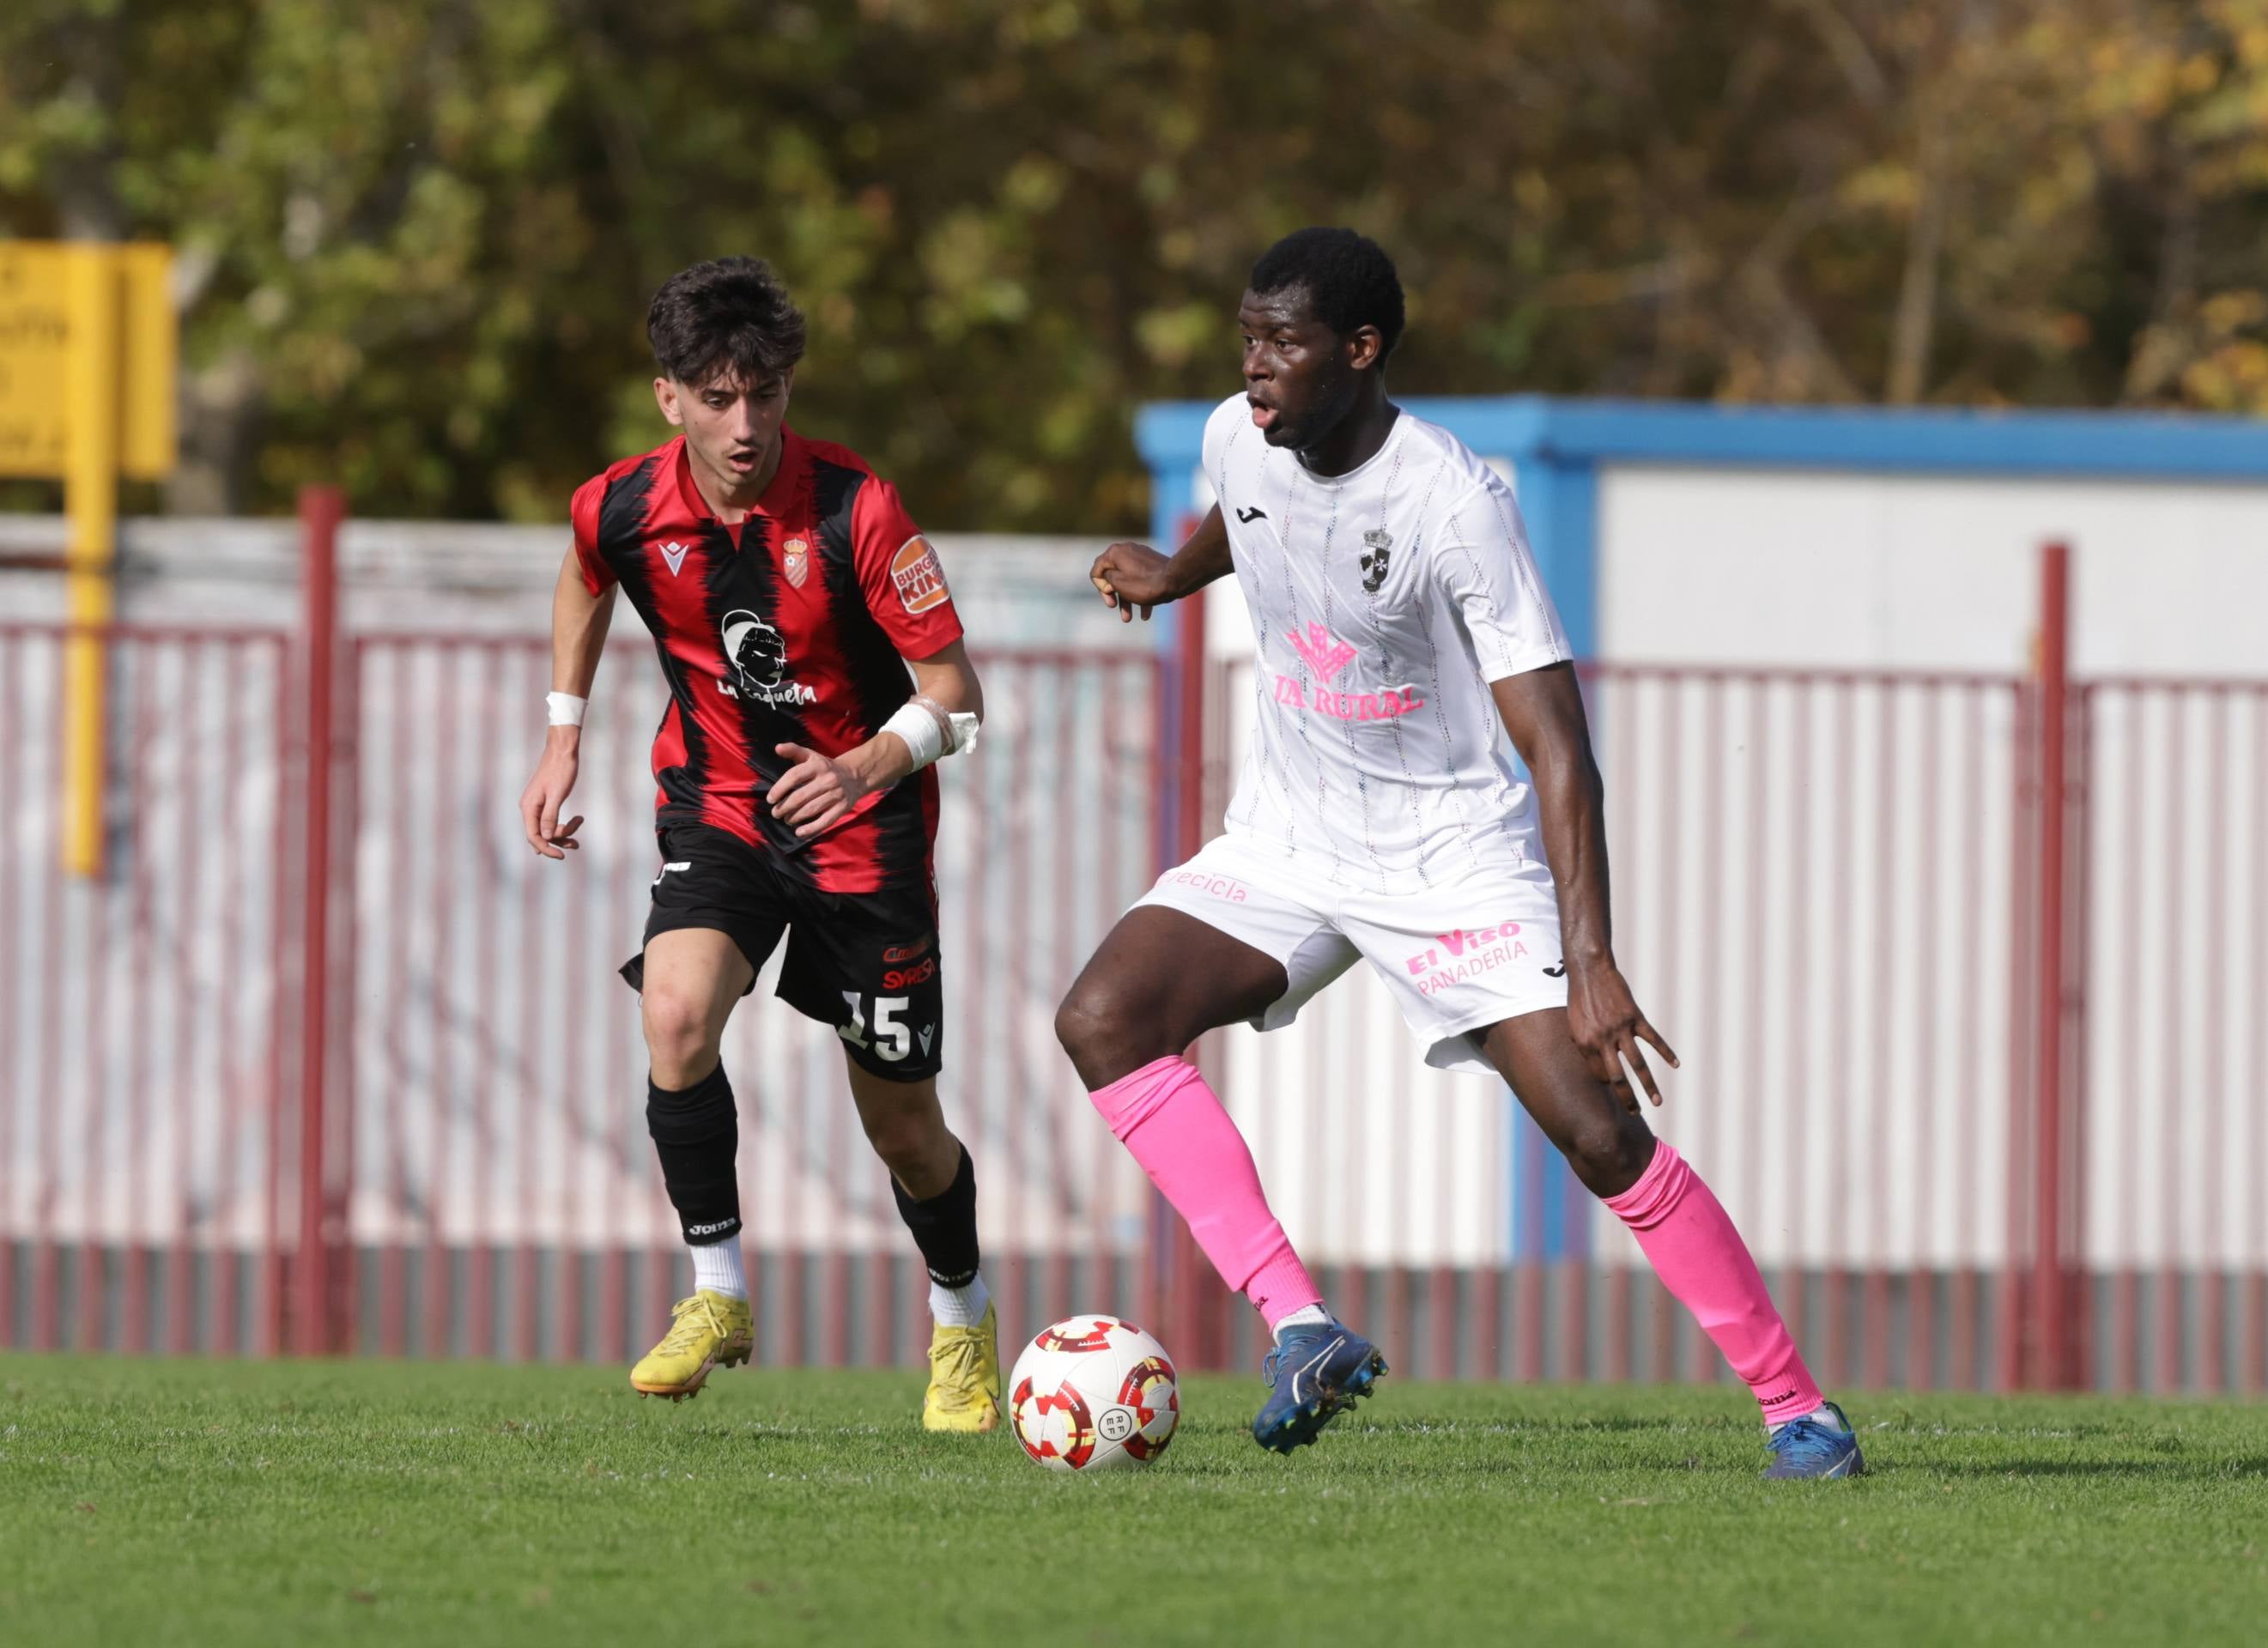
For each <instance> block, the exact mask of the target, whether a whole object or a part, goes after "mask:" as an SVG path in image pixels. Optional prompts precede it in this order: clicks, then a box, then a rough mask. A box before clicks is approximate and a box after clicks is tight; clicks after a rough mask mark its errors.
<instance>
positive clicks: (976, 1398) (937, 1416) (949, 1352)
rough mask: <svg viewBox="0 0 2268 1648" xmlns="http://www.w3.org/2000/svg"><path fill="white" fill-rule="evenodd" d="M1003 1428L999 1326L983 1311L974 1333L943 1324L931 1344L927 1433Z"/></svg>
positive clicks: (924, 1419)
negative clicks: (1001, 1423)
mask: <svg viewBox="0 0 2268 1648" xmlns="http://www.w3.org/2000/svg"><path fill="white" fill-rule="evenodd" d="M999 1428H1000V1320H999V1314H998V1312H997V1311H995V1310H994V1308H993V1307H992V1306H990V1305H987V1306H985V1307H984V1320H983V1321H981V1322H978V1323H977V1324H976V1326H975V1327H974V1328H948V1327H946V1325H945V1324H944V1323H942V1322H939V1324H938V1326H937V1328H936V1331H935V1332H933V1333H932V1334H931V1335H930V1339H929V1394H927V1395H926V1396H924V1397H923V1398H922V1429H923V1430H924V1431H972V1432H976V1431H998V1429H999Z"/></svg>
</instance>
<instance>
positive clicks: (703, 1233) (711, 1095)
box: [645, 1063, 740, 1247]
mask: <svg viewBox="0 0 2268 1648" xmlns="http://www.w3.org/2000/svg"><path fill="white" fill-rule="evenodd" d="M645 1125H646V1131H647V1132H648V1133H650V1134H652V1136H653V1152H654V1154H655V1155H657V1156H659V1158H661V1181H662V1183H663V1184H665V1185H666V1186H667V1187H668V1188H669V1203H670V1205H671V1206H672V1207H674V1208H675V1209H676V1210H677V1221H678V1223H679V1225H681V1226H682V1227H683V1228H684V1231H685V1240H686V1242H687V1243H688V1244H689V1246H691V1247H707V1246H708V1245H710V1244H711V1243H713V1242H727V1241H732V1240H734V1239H736V1238H737V1237H738V1236H739V1235H740V1181H739V1180H738V1178H737V1177H736V1176H735V1174H734V1173H733V1159H734V1158H735V1157H736V1156H738V1155H739V1153H740V1114H739V1112H738V1111H737V1110H736V1109H735V1108H734V1107H733V1084H732V1083H731V1082H729V1081H727V1080H725V1067H724V1065H723V1064H721V1063H719V1064H718V1066H717V1068H716V1069H715V1070H711V1071H710V1072H709V1073H708V1074H707V1075H706V1076H703V1078H701V1079H700V1080H699V1081H697V1082H695V1083H694V1084H693V1085H691V1086H690V1087H682V1088H680V1089H678V1090H677V1091H676V1092H674V1093H673V1092H671V1091H670V1090H668V1089H667V1088H665V1087H657V1086H655V1085H653V1083H652V1080H651V1079H649V1080H648V1081H647V1083H646V1089H645Z"/></svg>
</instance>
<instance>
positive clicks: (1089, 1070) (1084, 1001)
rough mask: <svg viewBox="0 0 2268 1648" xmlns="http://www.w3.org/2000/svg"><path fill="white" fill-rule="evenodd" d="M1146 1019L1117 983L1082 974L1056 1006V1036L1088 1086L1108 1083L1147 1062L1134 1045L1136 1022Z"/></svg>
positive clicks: (1137, 1023)
mask: <svg viewBox="0 0 2268 1648" xmlns="http://www.w3.org/2000/svg"><path fill="white" fill-rule="evenodd" d="M1143 1021H1144V1020H1143V1015H1142V1014H1140V1013H1139V1012H1136V1011H1135V1010H1134V1008H1133V1006H1132V1004H1130V1003H1127V1002H1124V1001H1123V1000H1121V999H1120V992H1119V991H1118V990H1116V987H1114V986H1113V985H1111V984H1109V983H1108V982H1105V981H1101V980H1095V979H1087V978H1082V979H1080V980H1079V982H1078V983H1076V984H1074V985H1072V986H1071V993H1070V994H1069V995H1067V996H1065V997H1064V998H1063V1004H1062V1005H1060V1006H1058V1007H1057V1009H1056V1040H1057V1041H1059V1042H1061V1043H1062V1044H1063V1050H1064V1052H1065V1053H1066V1054H1068V1055H1069V1056H1070V1057H1071V1063H1072V1065H1073V1066H1074V1067H1076V1068H1077V1070H1079V1076H1080V1078H1082V1079H1083V1080H1085V1081H1086V1084H1087V1085H1088V1086H1090V1087H1100V1086H1105V1085H1108V1084H1109V1083H1111V1082H1113V1081H1116V1079H1117V1078H1119V1077H1121V1076H1123V1075H1124V1074H1125V1073H1126V1071H1127V1070H1134V1069H1137V1068H1138V1067H1139V1066H1140V1065H1141V1063H1143V1062H1144V1061H1143V1060H1142V1059H1141V1058H1140V1057H1139V1056H1138V1051H1137V1050H1135V1049H1133V1048H1131V1047H1130V1042H1131V1041H1132V1039H1133V1034H1134V1026H1138V1025H1139V1024H1140V1023H1142V1022H1143ZM1130 1059H1131V1060H1132V1061H1133V1062H1132V1063H1128V1061H1129V1060H1130ZM1120 1065H1124V1066H1125V1069H1123V1070H1122V1069H1119V1068H1118V1067H1119V1066H1120Z"/></svg>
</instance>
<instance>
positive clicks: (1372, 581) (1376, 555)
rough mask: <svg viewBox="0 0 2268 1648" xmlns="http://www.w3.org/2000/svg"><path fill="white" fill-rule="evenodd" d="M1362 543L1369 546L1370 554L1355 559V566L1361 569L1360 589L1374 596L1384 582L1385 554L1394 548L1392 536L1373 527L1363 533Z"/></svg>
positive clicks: (1382, 529)
mask: <svg viewBox="0 0 2268 1648" xmlns="http://www.w3.org/2000/svg"><path fill="white" fill-rule="evenodd" d="M1362 541H1363V542H1364V543H1366V544H1367V545H1369V546H1370V553H1369V554H1368V555H1361V556H1359V557H1357V560H1356V564H1357V565H1359V566H1360V567H1361V568H1362V587H1363V588H1364V590H1365V591H1366V592H1368V593H1370V594H1373V595H1375V594H1377V593H1378V591H1379V586H1380V585H1382V584H1384V583H1385V582H1386V552H1387V551H1388V550H1389V549H1391V548H1393V547H1394V536H1393V534H1392V533H1388V531H1386V530H1385V529H1384V528H1383V527H1378V526H1373V527H1372V528H1371V529H1370V531H1368V532H1366V533H1363V535H1362Z"/></svg>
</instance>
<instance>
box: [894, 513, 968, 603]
mask: <svg viewBox="0 0 2268 1648" xmlns="http://www.w3.org/2000/svg"><path fill="white" fill-rule="evenodd" d="M890 580H891V582H893V583H894V584H895V585H897V586H898V600H899V603H900V604H901V605H902V606H903V607H905V609H906V610H907V611H908V612H909V613H916V614H919V613H925V612H931V611H933V610H935V609H936V608H938V607H942V606H944V605H945V604H946V602H947V601H949V600H952V599H953V593H952V592H951V591H949V590H947V589H946V587H945V568H944V566H943V564H942V563H939V560H938V558H937V551H936V550H935V549H933V548H931V547H930V541H929V540H928V539H926V538H924V537H923V536H921V534H919V533H916V534H915V535H914V536H912V537H910V538H909V539H907V540H906V541H905V542H904V543H903V544H902V545H901V546H900V547H899V548H898V552H897V554H895V555H892V556H891V557H890Z"/></svg>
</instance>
